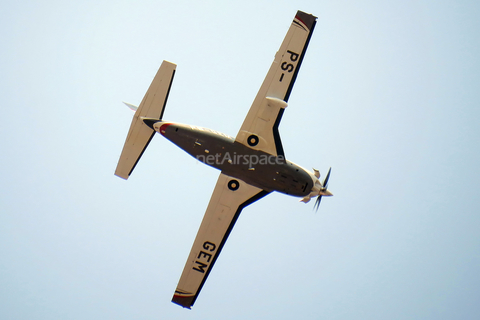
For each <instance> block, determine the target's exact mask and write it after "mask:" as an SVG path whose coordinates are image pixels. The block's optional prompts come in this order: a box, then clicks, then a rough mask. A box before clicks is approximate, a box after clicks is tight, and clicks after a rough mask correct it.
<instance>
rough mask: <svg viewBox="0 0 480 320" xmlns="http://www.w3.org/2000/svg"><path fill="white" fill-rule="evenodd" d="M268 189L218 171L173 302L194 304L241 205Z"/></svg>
mask: <svg viewBox="0 0 480 320" xmlns="http://www.w3.org/2000/svg"><path fill="white" fill-rule="evenodd" d="M267 194H268V192H267V191H264V190H262V189H259V188H257V187H254V186H251V185H249V184H247V183H245V182H243V181H242V180H240V179H237V178H232V177H230V176H227V175H225V174H223V173H220V177H219V178H218V181H217V185H216V186H215V190H214V191H213V194H212V197H211V199H210V203H209V204H208V207H207V211H206V212H205V216H204V217H203V221H202V224H201V225H200V229H199V230H198V233H197V237H196V238H195V241H194V243H193V246H192V250H191V251H190V255H189V256H188V260H187V262H186V264H185V268H184V269H183V273H182V276H181V277H180V281H179V282H178V285H177V289H176V290H175V294H174V295H173V299H172V302H174V303H176V304H179V305H181V306H182V307H184V308H189V309H190V307H191V306H193V304H194V303H195V300H196V299H197V297H198V294H199V293H200V290H201V289H202V287H203V284H204V283H205V281H206V280H207V277H208V275H209V273H210V271H211V270H212V267H213V265H214V264H215V261H216V260H217V258H218V255H219V254H220V251H221V250H222V248H223V245H224V244H225V241H226V240H227V238H228V235H229V234H230V232H231V231H232V228H233V226H234V225H235V222H236V221H237V218H238V216H239V215H240V212H241V211H242V209H243V208H245V207H246V206H248V205H249V204H251V203H253V202H255V201H257V200H259V199H260V198H262V197H264V196H266V195H267Z"/></svg>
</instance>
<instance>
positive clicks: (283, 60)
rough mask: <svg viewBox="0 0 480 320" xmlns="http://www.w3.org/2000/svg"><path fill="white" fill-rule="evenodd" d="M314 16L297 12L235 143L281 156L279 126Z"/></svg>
mask: <svg viewBox="0 0 480 320" xmlns="http://www.w3.org/2000/svg"><path fill="white" fill-rule="evenodd" d="M316 20H317V17H315V16H313V15H311V14H307V13H305V12H302V11H298V12H297V14H296V15H295V18H294V19H293V21H292V24H291V25H290V28H289V29H288V32H287V35H286V36H285V39H284V40H283V42H282V45H281V46H280V49H279V50H278V52H277V54H276V55H275V59H274V61H273V63H272V65H271V67H270V69H269V71H268V73H267V76H266V77H265V80H264V81H263V84H262V86H261V87H260V90H259V91H258V93H257V96H256V97H255V100H254V101H253V104H252V106H251V107H250V110H249V112H248V114H247V117H246V118H245V120H244V122H243V124H242V127H241V128H240V131H239V132H238V134H237V137H236V138H235V140H236V141H238V142H240V143H242V144H244V145H248V146H250V147H251V148H253V149H256V150H262V151H264V152H267V153H270V154H273V155H277V156H278V155H281V156H284V152H283V147H282V143H281V140H280V135H279V133H278V125H279V124H280V120H281V118H282V115H283V112H284V110H285V108H286V107H287V102H288V99H289V97H290V93H291V92H292V89H293V85H294V83H295V79H296V78H297V74H298V71H299V70H300V66H301V64H302V61H303V57H304V56H305V52H306V50H307V47H308V43H309V41H310V37H311V35H312V32H313V29H314V27H315V24H316Z"/></svg>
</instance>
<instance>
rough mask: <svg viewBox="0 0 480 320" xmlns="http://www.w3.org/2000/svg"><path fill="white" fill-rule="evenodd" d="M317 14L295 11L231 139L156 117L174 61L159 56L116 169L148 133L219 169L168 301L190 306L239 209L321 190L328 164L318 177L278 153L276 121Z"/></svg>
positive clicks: (124, 174)
mask: <svg viewBox="0 0 480 320" xmlns="http://www.w3.org/2000/svg"><path fill="white" fill-rule="evenodd" d="M316 20H317V17H315V16H313V15H310V14H306V13H304V12H301V11H298V12H297V14H296V15H295V18H294V19H293V22H292V24H291V26H290V28H289V29H288V32H287V35H286V37H285V39H284V40H283V43H282V45H281V46H280V50H279V51H278V52H277V54H276V55H275V59H274V61H273V63H272V66H271V67H270V70H269V71H268V74H267V76H266V78H265V80H264V82H263V84H262V86H261V87H260V91H259V92H258V94H257V96H256V98H255V100H254V101H253V104H252V106H251V107H250V111H249V112H248V114H247V117H246V118H245V120H244V122H243V124H242V127H241V128H240V131H239V132H238V134H237V136H236V137H235V138H233V137H230V136H228V135H226V134H223V133H220V132H217V131H214V130H210V129H206V128H201V127H197V126H191V125H185V124H180V123H176V122H170V121H165V120H163V112H164V110H165V105H166V102H167V98H168V94H169V91H170V87H171V85H172V81H173V76H174V74H175V68H176V65H175V64H173V63H170V62H167V61H164V62H163V63H162V65H161V66H160V69H159V70H158V72H157V74H156V75H155V78H154V79H153V82H152V84H151V85H150V87H149V89H148V91H147V93H146V94H145V96H144V98H143V100H142V102H141V103H140V106H139V107H138V108H137V107H135V106H134V105H131V104H127V105H128V106H129V107H130V108H131V109H133V110H136V111H135V116H134V117H133V120H132V123H131V126H130V130H129V132H128V135H127V139H126V141H125V145H124V147H123V151H122V154H121V156H120V160H119V161H118V165H117V169H116V171H115V175H117V176H119V177H121V178H123V179H128V177H129V176H130V174H131V173H132V171H133V169H134V168H135V166H136V164H137V162H138V160H139V159H140V157H141V156H142V154H143V152H144V151H145V149H146V147H147V146H148V144H149V142H150V140H151V139H152V138H153V136H154V134H155V132H158V133H160V134H161V135H162V136H164V137H165V138H167V139H168V140H170V141H171V142H173V143H174V144H176V145H177V146H179V147H180V148H182V149H183V150H185V151H186V152H187V153H189V154H190V155H192V156H193V157H195V158H196V159H198V160H199V161H201V162H204V163H205V164H207V165H210V166H212V167H214V168H216V169H219V170H220V171H221V173H220V176H219V178H218V181H217V184H216V186H215V189H214V191H213V194H212V197H211V199H210V203H209V204H208V207H207V210H206V212H205V216H204V218H203V221H202V223H201V225H200V229H199V230H198V233H197V236H196V238H195V241H194V243H193V246H192V249H191V251H190V255H189V256H188V260H187V262H186V264H185V268H184V270H183V273H182V276H181V278H180V281H179V282H178V286H177V289H176V290H175V293H174V295H173V299H172V302H174V303H176V304H179V305H181V306H183V307H185V308H189V309H190V308H191V307H192V306H193V304H194V303H195V300H196V299H197V297H198V294H199V293H200V290H201V289H202V287H203V285H204V284H205V281H206V279H207V277H208V275H209V274H210V271H211V270H212V267H213V265H214V264H215V261H216V260H217V258H218V256H219V254H220V251H221V250H222V248H223V246H224V244H225V241H226V240H227V238H228V235H229V234H230V232H231V231H232V228H233V226H234V224H235V222H236V221H237V218H238V216H239V215H240V212H241V211H242V209H243V208H245V207H246V206H248V205H250V204H252V203H253V202H255V201H257V200H259V199H261V198H262V197H264V196H266V195H267V194H269V193H270V192H272V191H278V192H282V193H285V194H288V195H292V196H297V197H302V199H301V200H300V201H303V202H305V203H306V202H309V201H310V199H311V198H313V197H317V200H316V203H315V205H314V207H317V208H318V205H319V204H320V200H321V198H322V196H331V195H332V193H330V191H328V190H327V182H328V178H329V176H330V169H329V171H328V173H327V175H326V178H325V180H324V181H323V183H322V182H320V180H319V178H320V173H319V171H318V170H315V169H314V170H313V172H310V171H308V170H306V169H304V168H302V167H300V166H299V165H296V164H295V163H293V162H290V161H288V160H286V159H285V154H284V152H283V147H282V142H281V141H280V135H279V133H278V125H279V124H280V119H281V118H282V115H283V112H284V111H285V108H286V107H287V101H288V98H289V97H290V93H291V92H292V88H293V84H294V82H295V79H296V77H297V74H298V70H299V69H300V65H301V63H302V60H303V57H304V55H305V52H306V50H307V46H308V42H309V40H310V37H311V35H312V32H313V29H314V27H315V23H316Z"/></svg>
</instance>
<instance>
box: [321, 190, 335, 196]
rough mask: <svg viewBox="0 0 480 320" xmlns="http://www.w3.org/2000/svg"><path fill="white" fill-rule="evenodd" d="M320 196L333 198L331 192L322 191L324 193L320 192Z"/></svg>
mask: <svg viewBox="0 0 480 320" xmlns="http://www.w3.org/2000/svg"><path fill="white" fill-rule="evenodd" d="M320 194H321V195H322V196H325V197H331V196H333V193H331V192H330V190H325V191H322V192H320Z"/></svg>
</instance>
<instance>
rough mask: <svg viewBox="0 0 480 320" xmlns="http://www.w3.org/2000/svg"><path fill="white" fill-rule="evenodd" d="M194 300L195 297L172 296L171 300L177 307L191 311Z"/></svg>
mask: <svg viewBox="0 0 480 320" xmlns="http://www.w3.org/2000/svg"><path fill="white" fill-rule="evenodd" d="M194 300H195V296H180V295H174V296H173V298H172V302H173V303H175V304H178V305H179V306H181V307H184V308H185V309H189V310H191V309H192V306H193V302H194Z"/></svg>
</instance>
